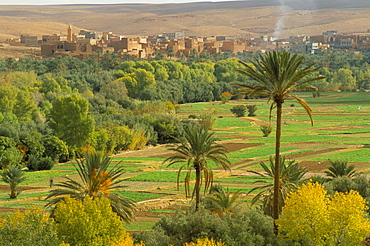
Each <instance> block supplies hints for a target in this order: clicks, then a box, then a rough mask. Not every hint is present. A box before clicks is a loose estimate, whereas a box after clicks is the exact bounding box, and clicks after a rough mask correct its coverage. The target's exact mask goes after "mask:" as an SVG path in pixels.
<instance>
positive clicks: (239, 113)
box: [230, 105, 247, 117]
mask: <svg viewBox="0 0 370 246" xmlns="http://www.w3.org/2000/svg"><path fill="white" fill-rule="evenodd" d="M230 111H231V113H233V114H235V115H236V117H244V116H245V111H247V108H246V107H245V106H244V105H236V106H234V107H232V108H231V109H230Z"/></svg>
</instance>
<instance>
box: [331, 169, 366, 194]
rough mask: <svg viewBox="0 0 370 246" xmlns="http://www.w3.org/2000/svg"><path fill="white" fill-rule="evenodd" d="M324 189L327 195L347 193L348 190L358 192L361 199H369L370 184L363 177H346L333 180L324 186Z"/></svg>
mask: <svg viewBox="0 0 370 246" xmlns="http://www.w3.org/2000/svg"><path fill="white" fill-rule="evenodd" d="M325 187H326V189H328V191H329V193H331V194H334V193H335V192H343V193H345V192H349V191H350V190H355V191H358V193H359V194H360V195H361V196H362V197H363V198H368V197H370V194H369V192H370V191H369V189H368V188H370V182H369V180H368V179H367V178H366V176H365V175H361V176H359V177H357V178H349V177H346V176H342V177H338V178H334V179H332V180H330V181H328V182H327V183H326V184H325Z"/></svg>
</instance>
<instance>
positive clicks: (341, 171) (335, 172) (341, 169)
mask: <svg viewBox="0 0 370 246" xmlns="http://www.w3.org/2000/svg"><path fill="white" fill-rule="evenodd" d="M329 162H330V165H331V166H329V167H328V170H329V171H325V174H326V176H328V177H330V178H338V177H343V176H346V177H348V178H353V177H354V176H356V175H357V173H356V170H355V165H349V166H348V161H343V160H334V161H333V160H329Z"/></svg>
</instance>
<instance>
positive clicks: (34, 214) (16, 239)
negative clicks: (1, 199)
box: [0, 208, 61, 246]
mask: <svg viewBox="0 0 370 246" xmlns="http://www.w3.org/2000/svg"><path fill="white" fill-rule="evenodd" d="M60 243H61V240H60V239H59V237H58V234H57V230H56V225H55V223H54V222H53V221H52V220H51V219H50V216H49V214H47V213H45V211H43V210H42V209H41V208H37V209H29V210H26V211H24V212H21V211H17V212H16V213H15V214H10V215H7V216H4V217H3V218H2V219H1V220H0V245H14V246H21V245H33V246H43V245H50V246H58V245H59V244H60Z"/></svg>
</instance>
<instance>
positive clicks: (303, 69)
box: [233, 51, 324, 233]
mask: <svg viewBox="0 0 370 246" xmlns="http://www.w3.org/2000/svg"><path fill="white" fill-rule="evenodd" d="M303 60H304V56H299V55H297V54H291V53H289V52H286V51H272V52H267V53H266V54H265V55H261V54H259V55H258V57H254V58H253V59H251V60H249V62H250V64H247V63H245V62H242V61H239V62H240V63H241V64H242V65H243V68H241V69H238V70H237V71H239V72H240V73H242V74H244V75H246V76H248V77H249V78H251V79H252V80H253V81H254V82H255V83H251V84H248V83H233V84H234V85H239V86H241V87H243V88H242V89H240V90H236V92H239V93H240V94H245V95H248V96H249V97H255V96H267V98H268V103H270V102H271V107H270V117H271V112H272V110H273V109H274V108H275V107H276V144H275V166H276V167H275V177H278V175H279V172H280V170H279V168H280V142H281V122H282V108H283V103H284V101H285V100H286V99H289V98H293V99H295V100H297V101H298V103H299V104H300V105H301V106H302V107H303V108H304V109H305V110H306V112H307V114H308V116H309V117H310V120H311V124H313V121H312V117H311V108H310V107H309V105H308V104H307V103H306V102H305V101H304V100H303V99H302V98H300V97H298V96H297V95H294V94H292V92H294V91H305V90H311V91H314V90H317V88H316V87H314V86H312V85H310V84H309V83H310V82H312V81H316V80H320V79H323V78H324V77H323V76H316V75H313V74H314V73H315V72H317V71H318V69H319V68H315V67H313V66H314V64H310V65H308V66H302V62H303ZM279 187H280V180H279V179H275V180H274V206H273V209H274V211H273V218H274V219H278V218H279V207H280V206H279V202H280V199H279V189H280V188H279ZM275 233H277V230H275Z"/></svg>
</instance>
